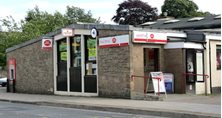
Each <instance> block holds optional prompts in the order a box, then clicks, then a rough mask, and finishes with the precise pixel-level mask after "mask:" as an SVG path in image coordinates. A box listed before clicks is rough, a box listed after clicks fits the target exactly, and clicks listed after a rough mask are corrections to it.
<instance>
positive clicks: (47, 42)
mask: <svg viewBox="0 0 222 118" xmlns="http://www.w3.org/2000/svg"><path fill="white" fill-rule="evenodd" d="M42 49H52V39H49V38H46V39H42Z"/></svg>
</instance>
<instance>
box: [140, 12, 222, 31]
mask: <svg viewBox="0 0 222 118" xmlns="http://www.w3.org/2000/svg"><path fill="white" fill-rule="evenodd" d="M140 26H142V27H144V28H152V29H175V30H187V29H189V30H190V29H192V30H196V29H212V28H221V15H211V16H206V17H192V18H180V19H172V18H171V19H169V18H167V19H159V20H157V21H156V22H155V23H154V22H153V21H152V23H150V22H146V23H144V24H141V25H140Z"/></svg>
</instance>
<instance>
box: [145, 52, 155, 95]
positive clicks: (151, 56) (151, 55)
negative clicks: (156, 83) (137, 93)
mask: <svg viewBox="0 0 222 118" xmlns="http://www.w3.org/2000/svg"><path fill="white" fill-rule="evenodd" d="M155 71H159V49H158V48H144V76H146V77H149V75H150V72H155ZM144 87H145V88H146V89H147V91H148V92H153V91H154V89H153V83H152V81H150V80H149V79H148V78H146V79H144ZM144 90H145V89H144ZM144 92H145V91H144Z"/></svg>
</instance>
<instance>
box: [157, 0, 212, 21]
mask: <svg viewBox="0 0 222 118" xmlns="http://www.w3.org/2000/svg"><path fill="white" fill-rule="evenodd" d="M197 10H198V6H197V4H196V3H194V2H193V1H192V0H165V1H164V4H163V6H162V7H161V11H162V14H161V15H162V16H165V14H166V15H167V16H171V17H174V18H185V17H196V16H206V15H209V12H199V11H197Z"/></svg>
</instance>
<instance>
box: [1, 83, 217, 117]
mask: <svg viewBox="0 0 222 118" xmlns="http://www.w3.org/2000/svg"><path fill="white" fill-rule="evenodd" d="M0 88H3V87H0ZM0 101H7V102H15V103H26V104H36V105H49V106H57V107H69V108H78V109H90V110H99V111H111V112H121V113H131V114H141V115H155V116H164V117H171V118H220V117H221V94H216V95H208V96H205V95H187V94H168V95H167V98H164V100H163V101H145V100H130V99H114V98H101V97H77V96H58V95H38V94H22V93H6V92H5V90H4V89H0Z"/></svg>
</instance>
